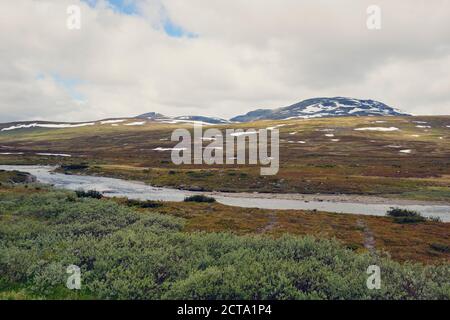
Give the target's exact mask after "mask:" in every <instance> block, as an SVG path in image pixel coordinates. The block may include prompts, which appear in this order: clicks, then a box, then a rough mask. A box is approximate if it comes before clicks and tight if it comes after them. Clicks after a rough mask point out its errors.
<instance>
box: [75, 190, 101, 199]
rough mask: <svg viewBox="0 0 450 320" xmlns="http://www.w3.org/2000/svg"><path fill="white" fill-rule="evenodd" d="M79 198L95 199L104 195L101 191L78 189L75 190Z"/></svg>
mask: <svg viewBox="0 0 450 320" xmlns="http://www.w3.org/2000/svg"><path fill="white" fill-rule="evenodd" d="M75 193H76V195H77V197H78V198H93V199H101V198H103V195H102V194H101V192H98V191H96V190H88V191H84V190H77V191H75Z"/></svg>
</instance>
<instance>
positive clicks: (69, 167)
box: [61, 163, 89, 171]
mask: <svg viewBox="0 0 450 320" xmlns="http://www.w3.org/2000/svg"><path fill="white" fill-rule="evenodd" d="M87 168H89V165H87V164H84V163H81V164H66V165H62V166H61V169H63V170H64V171H70V170H85V169H87Z"/></svg>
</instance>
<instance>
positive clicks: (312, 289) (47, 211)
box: [0, 191, 450, 299]
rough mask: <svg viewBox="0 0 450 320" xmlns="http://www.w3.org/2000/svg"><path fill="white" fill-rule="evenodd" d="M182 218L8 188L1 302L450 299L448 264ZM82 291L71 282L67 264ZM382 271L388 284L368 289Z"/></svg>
mask: <svg viewBox="0 0 450 320" xmlns="http://www.w3.org/2000/svg"><path fill="white" fill-rule="evenodd" d="M182 227H183V220H181V219H179V218H175V217H172V216H168V215H159V214H155V213H145V212H144V213H143V212H136V211H134V210H133V209H132V208H129V207H127V206H126V205H119V204H117V203H116V202H113V201H111V200H105V199H103V200H97V199H91V198H77V197H75V196H74V195H73V193H70V192H64V191H51V192H40V193H36V194H30V195H17V194H14V193H2V194H0V298H2V297H3V298H8V297H9V298H24V297H25V298H80V297H89V298H100V299H182V298H183V299H448V298H450V283H449V279H450V270H449V265H448V264H443V265H439V266H422V265H419V264H399V263H396V262H394V261H392V260H389V259H388V258H385V257H384V258H379V257H375V256H370V255H368V254H356V253H354V252H352V251H350V250H347V249H345V248H344V247H342V246H341V245H340V244H339V243H337V242H335V241H332V240H318V239H314V238H312V237H303V238H300V237H294V236H289V235H286V236H284V237H282V238H279V239H272V238H268V237H261V236H246V237H243V236H236V235H232V234H226V233H219V234H218V233H185V232H183V231H182ZM71 264H74V265H77V266H79V267H80V268H81V271H82V290H81V292H77V293H76V294H74V292H73V291H71V290H69V289H67V288H66V287H65V281H66V279H67V277H68V275H67V274H66V273H65V271H66V267H67V266H68V265H71ZM372 264H376V265H379V266H380V267H381V279H382V280H381V281H382V282H381V289H380V290H369V289H368V288H367V286H366V280H367V277H368V275H367V274H366V270H367V268H368V266H369V265H372Z"/></svg>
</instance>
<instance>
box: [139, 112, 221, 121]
mask: <svg viewBox="0 0 450 320" xmlns="http://www.w3.org/2000/svg"><path fill="white" fill-rule="evenodd" d="M135 118H137V119H149V120H160V121H164V122H174V123H175V122H179V123H183V122H188V123H202V124H225V123H230V121H228V120H225V119H222V118H217V117H206V116H178V117H168V116H165V115H163V114H161V113H157V112H147V113H144V114H141V115H138V116H137V117H135Z"/></svg>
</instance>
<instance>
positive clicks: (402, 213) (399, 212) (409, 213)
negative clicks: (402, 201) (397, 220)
mask: <svg viewBox="0 0 450 320" xmlns="http://www.w3.org/2000/svg"><path fill="white" fill-rule="evenodd" d="M387 215H388V216H390V217H420V216H421V215H420V213H419V212H417V211H413V210H407V209H400V208H390V209H389V210H388V212H387Z"/></svg>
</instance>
